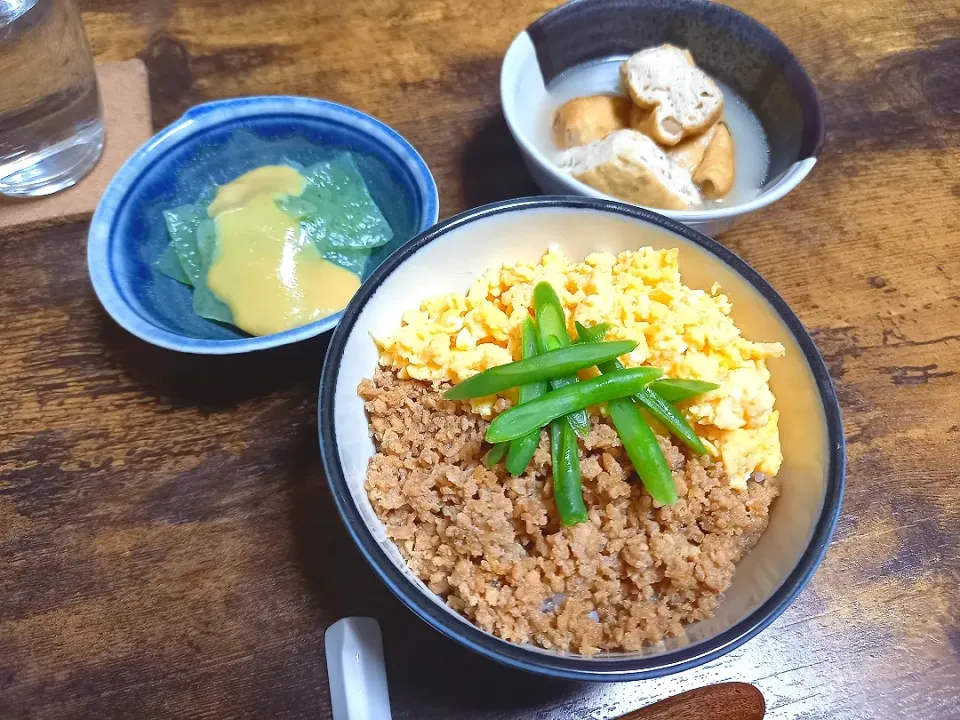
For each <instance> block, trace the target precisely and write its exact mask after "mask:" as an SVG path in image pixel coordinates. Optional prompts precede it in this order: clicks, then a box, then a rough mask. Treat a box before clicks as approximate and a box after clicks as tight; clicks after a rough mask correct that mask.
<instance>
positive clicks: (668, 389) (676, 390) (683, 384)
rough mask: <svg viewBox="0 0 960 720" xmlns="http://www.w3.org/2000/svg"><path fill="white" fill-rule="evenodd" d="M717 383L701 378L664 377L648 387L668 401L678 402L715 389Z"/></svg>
mask: <svg viewBox="0 0 960 720" xmlns="http://www.w3.org/2000/svg"><path fill="white" fill-rule="evenodd" d="M718 387H720V386H719V385H717V384H716V383H712V382H705V381H703V380H674V379H673V378H664V379H663V380H657V381H656V382H655V383H651V385H650V389H651V390H653V391H654V392H655V393H656V394H657V395H659V396H660V397H662V398H663V399H664V400H666V401H667V402H668V403H678V402H683V401H684V400H689V399H690V398H692V397H696V396H697V395H702V394H703V393H707V392H710V391H711V390H716V389H717V388H718Z"/></svg>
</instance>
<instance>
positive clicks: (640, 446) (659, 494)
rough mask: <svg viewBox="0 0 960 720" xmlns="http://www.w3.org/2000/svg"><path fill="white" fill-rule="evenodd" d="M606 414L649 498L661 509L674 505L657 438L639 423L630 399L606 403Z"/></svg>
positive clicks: (669, 476) (673, 489)
mask: <svg viewBox="0 0 960 720" xmlns="http://www.w3.org/2000/svg"><path fill="white" fill-rule="evenodd" d="M607 411H608V412H609V413H610V419H611V420H612V421H613V426H614V427H615V428H616V429H617V434H618V435H619V436H620V442H622V443H623V449H624V450H626V452H627V457H629V458H630V462H631V463H633V469H634V470H636V471H637V475H639V476H640V481H641V482H642V483H643V486H644V487H645V488H646V489H647V492H648V493H650V496H651V497H652V498H653V499H654V500H656V501H657V502H658V503H660V504H661V505H673V504H674V503H675V502H676V501H677V488H676V486H675V485H674V482H673V473H672V472H671V471H670V466H669V465H668V464H667V458H666V457H665V456H664V454H663V450H661V449H660V443H658V442H657V436H656V435H655V434H654V432H653V430H651V429H650V426H649V425H648V424H647V422H646V421H645V420H644V419H643V416H642V415H641V414H640V411H639V410H638V409H637V406H636V405H635V404H634V402H633V400H632V399H630V398H617V399H615V400H611V401H610V402H608V403H607Z"/></svg>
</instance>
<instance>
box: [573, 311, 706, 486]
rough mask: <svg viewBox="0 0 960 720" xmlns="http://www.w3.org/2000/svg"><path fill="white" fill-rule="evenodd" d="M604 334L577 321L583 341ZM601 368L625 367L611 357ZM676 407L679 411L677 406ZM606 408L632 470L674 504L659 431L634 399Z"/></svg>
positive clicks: (607, 371)
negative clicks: (648, 420)
mask: <svg viewBox="0 0 960 720" xmlns="http://www.w3.org/2000/svg"><path fill="white" fill-rule="evenodd" d="M605 333H606V330H605V329H603V328H600V327H597V326H594V327H592V328H586V327H584V326H583V325H581V324H580V323H577V336H578V337H579V340H580V342H596V341H597V340H601V339H603V336H604V334H605ZM598 369H599V370H600V372H601V373H604V374H607V373H612V372H617V371H618V370H622V369H623V366H622V365H621V364H620V361H619V360H610V361H609V362H606V363H603V364H602V365H600V366H599V367H598ZM645 391H646V392H649V391H648V390H647V389H646V388H642V389H641V390H640V391H639V392H645ZM671 407H672V406H671ZM673 410H674V412H676V408H673ZM607 411H608V412H609V413H610V419H611V420H612V421H613V426H614V427H615V428H616V429H617V434H618V435H619V436H620V442H621V443H623V449H624V450H625V451H626V453H627V457H629V458H630V462H631V463H632V464H633V469H634V470H636V471H637V475H639V476H640V481H641V482H642V483H643V486H644V487H645V488H646V489H647V492H648V493H650V497H652V498H653V499H654V500H656V501H657V502H658V503H660V504H661V505H673V503H675V502H676V501H677V488H676V485H675V484H674V482H673V473H672V472H671V471H670V466H669V465H668V464H667V458H666V457H665V456H664V454H663V450H661V449H660V443H658V442H657V436H656V434H654V432H653V430H652V429H651V428H650V426H649V425H648V424H647V422H646V421H645V420H644V419H643V416H642V415H641V414H640V411H639V410H638V409H637V406H636V405H635V404H634V402H633V399H632V398H617V399H615V400H610V401H609V402H608V403H607ZM684 422H686V421H685V420H684ZM691 432H692V431H691ZM694 437H696V435H694Z"/></svg>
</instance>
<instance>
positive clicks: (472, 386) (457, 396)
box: [444, 340, 637, 400]
mask: <svg viewBox="0 0 960 720" xmlns="http://www.w3.org/2000/svg"><path fill="white" fill-rule="evenodd" d="M636 346H637V343H635V342H634V341H633V340H616V341H614V342H608V343H591V344H590V345H576V346H572V347H565V348H559V349H557V350H553V351H551V352H545V353H543V354H542V355H537V356H536V357H531V358H527V359H525V360H517V361H516V362H512V363H507V364H506V365H497V366H496V367H492V368H490V369H489V370H484V371H483V372H482V373H479V374H477V375H474V376H473V377H471V378H467V379H466V380H464V381H463V382H462V383H458V384H457V385H454V386H453V387H452V388H450V389H449V390H447V392H446V393H444V397H445V398H447V399H448V400H467V399H469V398H477V397H485V396H487V395H493V394H494V393H498V392H500V391H501V390H507V389H509V388H513V387H517V386H518V385H525V384H526V383H531V382H538V381H541V380H551V379H553V378H558V377H561V376H564V375H568V374H570V373H576V371H577V370H582V369H583V368H588V367H592V366H594V365H596V364H597V363H598V362H603V361H605V360H609V359H610V358H615V357H618V356H620V355H623V354H624V353H628V352H630V351H631V350H633V349H634V348H635V347H636Z"/></svg>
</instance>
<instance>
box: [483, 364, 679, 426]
mask: <svg viewBox="0 0 960 720" xmlns="http://www.w3.org/2000/svg"><path fill="white" fill-rule="evenodd" d="M662 372H663V371H662V370H660V368H652V367H640V368H627V369H624V370H615V371H614V372H611V373H609V374H607V375H601V376H600V377H595V378H591V379H590V380H584V381H583V382H580V383H577V384H576V385H567V386H566V387H562V388H560V389H559V390H554V391H553V392H548V393H547V394H546V395H544V396H543V397H539V398H537V399H536V400H531V401H530V402H528V403H524V404H523V405H517V406H516V407H513V408H510V409H509V410H507V411H505V412H502V413H500V414H499V415H498V416H497V417H495V418H494V419H493V422H491V423H490V427H488V428H487V442H503V441H504V440H513V439H514V438H518V437H521V436H523V435H526V434H527V433H529V432H533V431H534V430H536V429H537V428H540V427H543V426H544V425H545V424H546V423H548V422H550V421H551V420H555V419H557V418H560V417H563V416H564V415H569V414H570V413H572V412H576V411H577V410H583V409H586V408H587V407H589V406H591V405H596V404H598V403H601V402H606V401H608V400H613V399H614V398H619V397H629V396H631V395H633V394H635V393H636V392H637V390H639V389H640V388H643V387H646V386H647V385H649V384H650V383H651V382H652V381H653V380H655V379H656V378H658V377H659V376H660V375H661V373H662Z"/></svg>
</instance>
